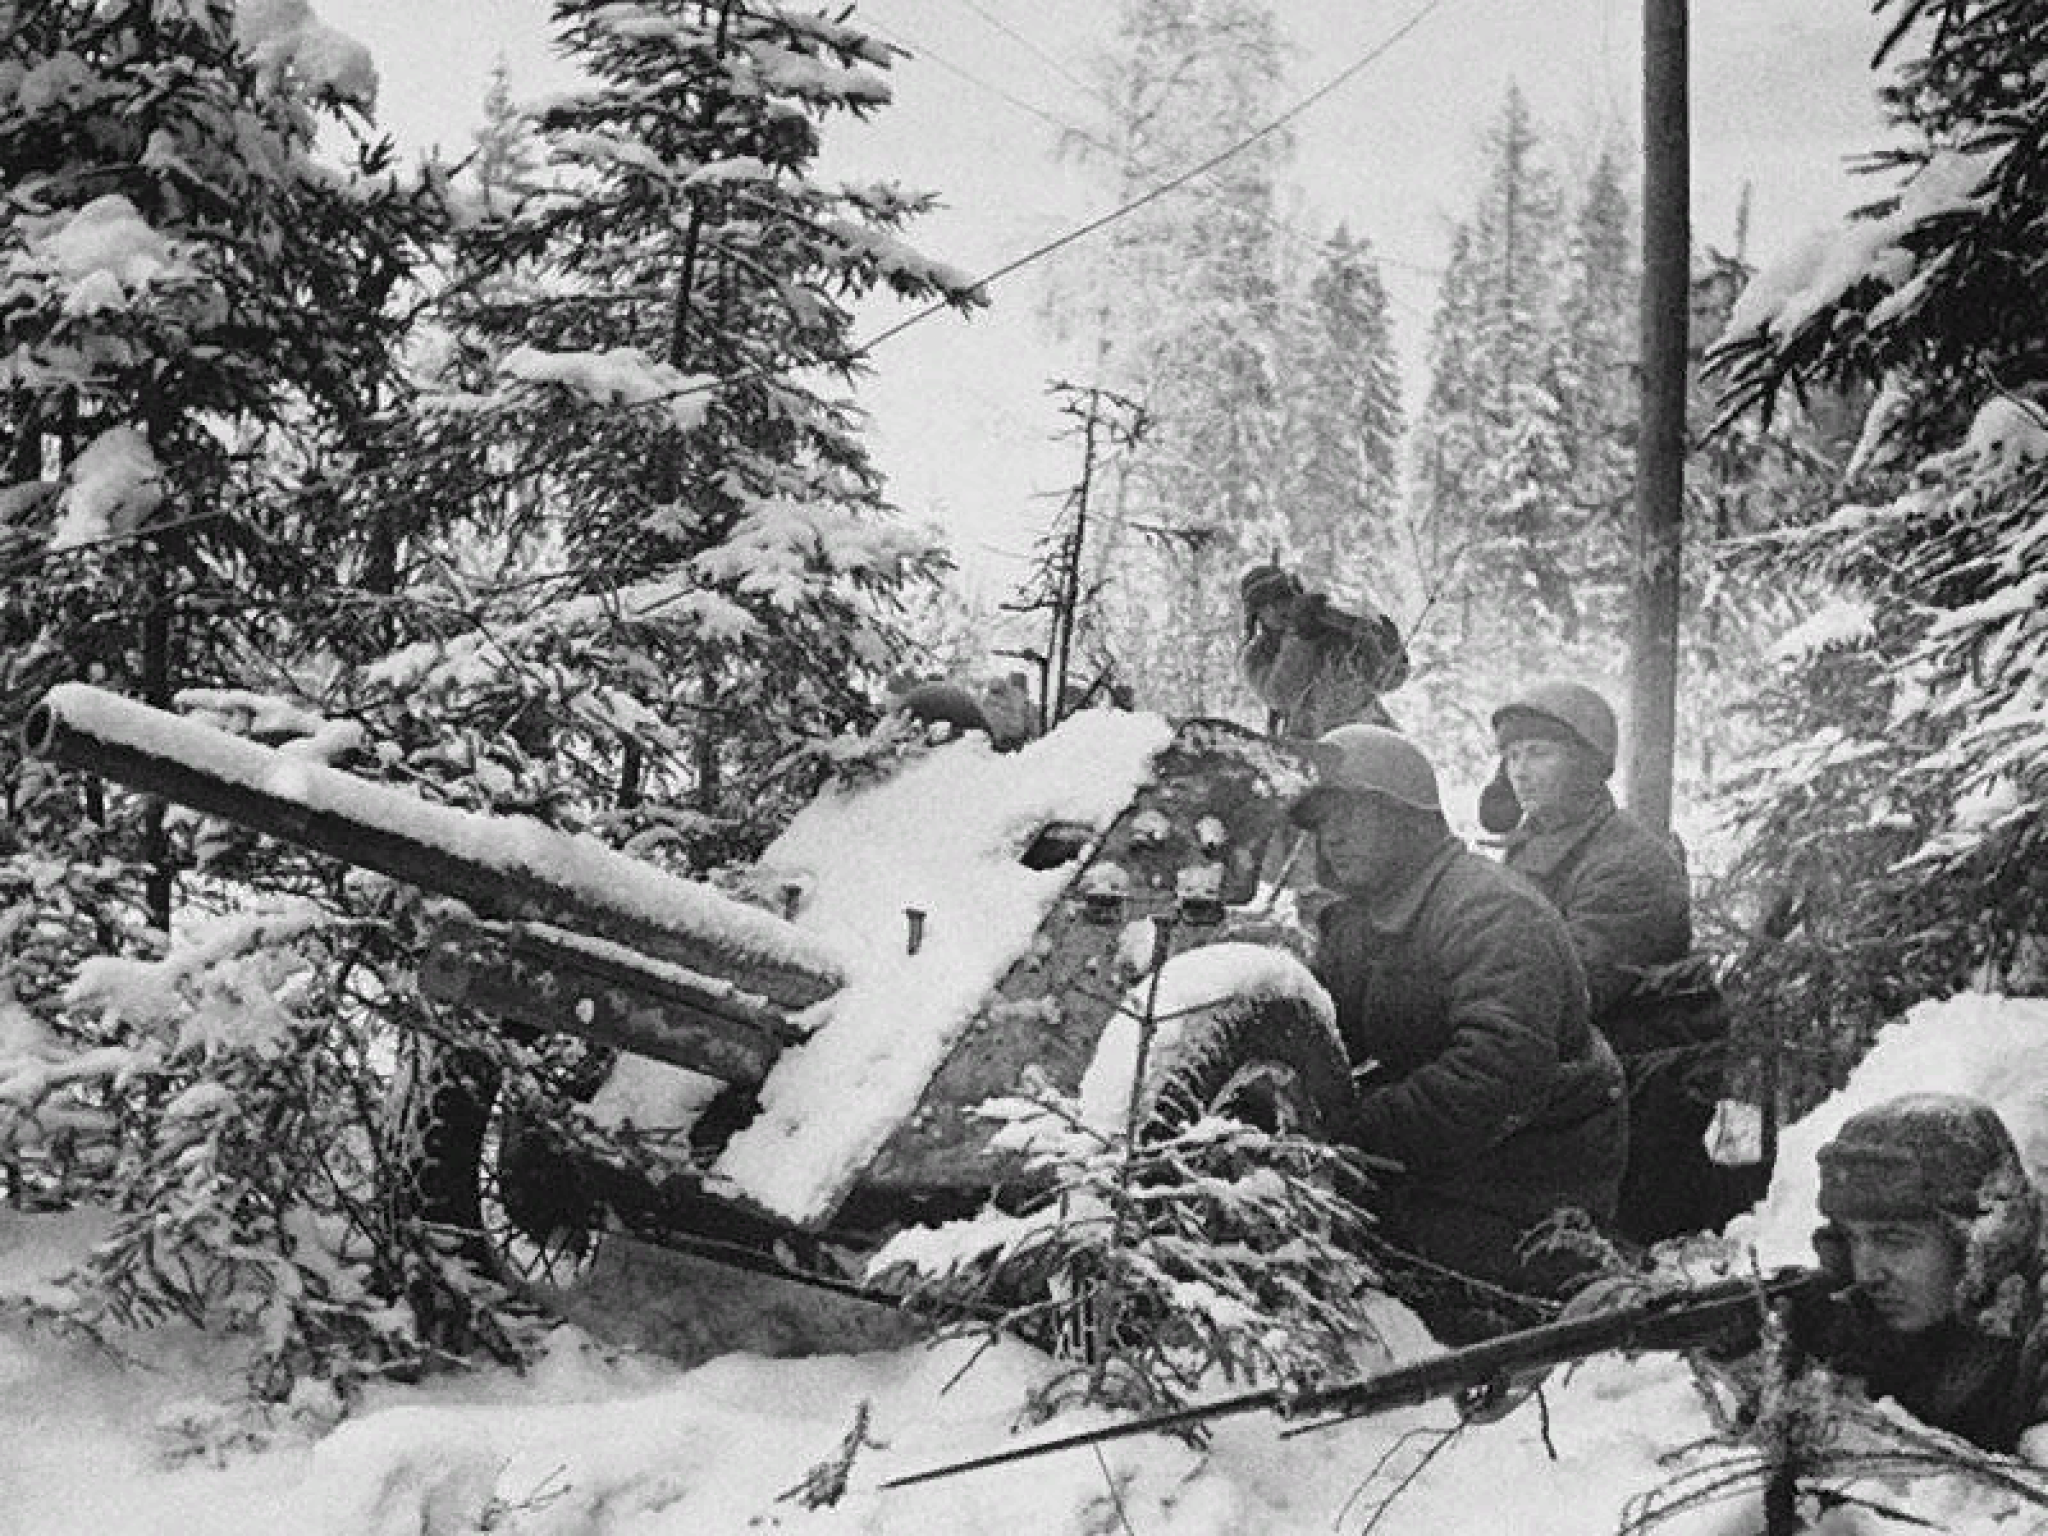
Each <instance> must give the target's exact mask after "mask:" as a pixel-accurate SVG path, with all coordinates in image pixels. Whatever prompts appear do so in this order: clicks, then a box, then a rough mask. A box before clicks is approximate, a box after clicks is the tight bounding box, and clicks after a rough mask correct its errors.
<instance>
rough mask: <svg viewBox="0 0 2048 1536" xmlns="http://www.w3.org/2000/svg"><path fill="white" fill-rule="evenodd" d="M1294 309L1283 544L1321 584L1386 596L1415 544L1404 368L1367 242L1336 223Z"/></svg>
mask: <svg viewBox="0 0 2048 1536" xmlns="http://www.w3.org/2000/svg"><path fill="white" fill-rule="evenodd" d="M1294 308H1295V316H1294V320H1293V325H1294V328H1295V332H1296V334H1295V336H1294V338H1293V342H1292V345H1291V346H1290V347H1289V349H1288V352H1287V354H1286V356H1285V357H1284V358H1283V360H1282V364H1281V367H1282V372H1281V375H1280V380H1279V391H1280V398H1281V408H1282V410H1283V412H1284V413H1285V423H1286V425H1285V433H1286V437H1285V444H1286V447H1285V459H1284V462H1283V465H1282V471H1283V476H1284V478H1283V479H1282V481H1281V482H1280V491H1279V494H1278V495H1277V496H1276V497H1275V500H1276V502H1277V504H1278V511H1279V514H1280V515H1281V516H1282V517H1283V518H1284V519H1285V523H1286V529H1287V536H1288V539H1287V548H1286V550H1285V551H1283V553H1284V554H1286V555H1289V556H1292V557H1293V558H1294V559H1296V560H1298V561H1299V562H1300V564H1301V566H1302V568H1303V569H1304V571H1305V572H1306V573H1307V576H1306V579H1307V580H1308V581H1309V582H1310V583H1311V584H1312V585H1313V586H1315V587H1317V588H1318V589H1320V590H1324V591H1330V592H1334V593H1336V594H1337V595H1338V596H1339V597H1340V598H1341V599H1342V600H1344V601H1346V602H1349V603H1356V602H1362V601H1367V600H1370V601H1372V602H1373V603H1374V604H1375V605H1376V606H1379V605H1385V604H1388V603H1391V602H1393V600H1394V599H1395V597H1396V596H1397V595H1399V592H1398V589H1397V586H1396V582H1397V579H1398V577H1397V573H1405V572H1406V571H1407V569H1408V568H1409V566H1410V564H1411V552H1410V551H1409V550H1407V549H1406V548H1405V547H1404V544H1405V539H1404V534H1405V532H1406V526H1405V522H1404V520H1403V518H1402V515H1401V513H1402V509H1401V507H1400V503H1399V476H1400V442H1401V431H1402V410H1401V380H1400V370H1399V368H1398V367H1397V366H1396V362H1395V357H1394V346H1393V332H1392V324H1391V321H1390V319H1389V316H1388V312H1387V292H1386V287H1385V285H1384V283H1382V281H1381V280H1380V271H1379V262H1378V260H1377V258H1376V257H1375V256H1374V254H1373V250H1372V243H1371V242H1370V241H1369V240H1367V239H1365V238H1364V237H1362V236H1356V235H1353V234H1352V233H1351V231H1350V230H1349V229H1348V228H1345V227H1342V226H1340V227H1339V228H1338V230H1337V232H1336V233H1335V234H1334V235H1332V236H1331V237H1330V240H1329V242H1328V243H1327V245H1326V246H1325V247H1324V249H1323V251H1322V252H1321V253H1320V257H1319V260H1318V262H1317V264H1316V266H1315V267H1314V269H1313V270H1312V271H1311V272H1310V273H1309V275H1308V281H1307V284H1306V287H1305V289H1304V291H1303V292H1302V293H1301V295H1300V296H1299V298H1298V299H1297V300H1296V302H1295V306H1294Z"/></svg>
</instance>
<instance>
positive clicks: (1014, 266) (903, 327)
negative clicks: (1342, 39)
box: [849, 0, 1445, 357]
mask: <svg viewBox="0 0 2048 1536" xmlns="http://www.w3.org/2000/svg"><path fill="white" fill-rule="evenodd" d="M1444 4H1445V0H1425V3H1424V4H1423V5H1422V6H1421V7H1419V8H1418V9H1417V10H1416V11H1415V12H1414V14H1413V15H1411V16H1410V17H1409V18H1408V19H1407V20H1406V21H1404V22H1402V23H1401V25H1400V26H1398V27H1396V28H1395V29H1394V30H1393V31H1392V32H1391V33H1389V34H1388V35H1387V36H1386V37H1385V38H1384V39H1382V40H1381V41H1380V42H1378V43H1376V44H1374V45H1373V46H1372V47H1371V48H1369V49H1367V50H1366V51H1365V53H1364V54H1362V55H1361V56H1359V57H1358V58H1357V59H1354V60H1353V61H1352V62H1351V63H1350V64H1347V65H1346V66H1345V67H1344V68H1343V69H1341V70H1339V71H1338V72H1337V73H1336V74H1335V75H1333V76H1331V77H1330V78H1329V79H1328V80H1326V81H1324V82H1323V83H1322V84H1321V85H1319V86H1317V87H1316V88H1315V89H1314V90H1313V91H1310V92H1309V93H1308V94H1307V95H1306V96H1304V97H1302V98H1301V99H1300V100H1299V101H1297V102H1295V103H1294V105H1293V106H1291V107H1289V108H1287V109H1286V110H1285V111H1283V112H1282V113H1280V115H1279V116H1277V117H1275V118H1273V119H1271V120H1270V121H1269V122H1267V123H1266V124H1265V125H1264V126H1263V127H1260V128H1257V129H1254V130H1253V131H1252V132H1250V133H1248V134H1246V135H1245V136H1244V137H1243V138H1241V139H1239V140H1237V141H1236V142H1235V143H1233V144H1229V145H1227V146H1225V147H1224V148H1223V149H1220V150H1218V151H1217V152H1216V153H1215V154H1213V155H1211V156H1209V157H1208V158H1207V159H1206V160H1202V161H1200V162H1198V163H1197V164H1195V165H1193V166H1190V167H1189V168H1188V169H1187V170H1184V171H1182V172H1180V173H1179V174H1177V175H1175V176H1171V177H1169V178H1168V179H1167V180H1165V181H1163V182H1160V183H1159V184H1158V185H1156V186H1154V187H1152V188H1150V189H1149V190H1147V191H1145V192H1141V193H1140V194H1138V196H1136V197H1134V198H1132V199H1130V200H1129V201H1128V202H1125V203H1123V204H1121V205H1120V206H1118V207H1115V208H1112V209H1110V210H1109V211H1108V212H1106V213H1103V214H1100V215H1098V216H1097V217H1095V218H1093V219H1090V220H1088V221H1087V222H1086V223H1085V224H1082V225H1079V226H1078V227H1076V228H1074V229H1070V230H1068V231H1067V232H1066V233H1065V234H1062V235H1058V236H1055V237H1054V238H1053V239H1051V240H1047V241H1045V242H1044V243H1043V244H1040V245H1037V246H1034V247H1033V248H1032V249H1030V250H1028V251H1026V252H1025V253H1024V254H1023V255H1021V256H1018V257H1017V258H1015V259H1014V260H1012V261H1009V262H1006V263H1004V264H1003V265H1002V266H1000V267H997V268H996V269H995V270H994V271H993V272H989V273H987V274H985V275H984V276H982V277H981V278H979V279H977V280H976V281H975V283H974V285H973V286H974V288H975V289H976V290H985V289H987V288H988V287H989V285H991V284H993V283H997V282H1000V281H1001V280H1002V279H1004V278H1006V277H1010V276H1012V275H1014V274H1015V273H1017V272H1020V271H1022V270H1023V269H1024V268H1025V267H1028V266H1031V265H1032V264H1034V263H1036V262H1039V261H1042V260H1044V259H1045V258H1046V257H1047V256H1050V255H1052V254H1053V253H1054V252H1056V251H1060V250H1064V249H1065V248H1066V247H1067V246H1070V245H1072V244H1074V243H1075V242H1076V241H1079V240H1084V239H1086V238H1087V237H1088V236H1089V235H1092V234H1094V233H1095V232H1096V231H1097V230H1100V229H1104V228H1107V227H1108V226H1109V225H1111V224H1114V223H1116V222H1117V221H1118V220H1119V219H1123V218H1127V217H1129V216H1130V215H1131V214H1133V213H1136V212H1137V211H1138V210H1139V209H1141V208H1145V207H1149V206H1150V205H1151V204H1153V203H1156V202H1158V201H1159V199H1160V198H1162V197H1165V196H1166V195H1167V194H1168V193H1170V192H1176V191H1178V190H1179V189H1180V188H1182V187H1184V186H1186V185H1187V184H1188V183H1189V182H1191V181H1193V180H1195V179H1196V178H1197V177H1199V176H1203V175H1206V174H1208V173H1209V172H1210V171H1213V170H1215V169H1216V168H1217V167H1218V166H1220V165H1223V164H1224V163H1225V162H1227V161H1229V160H1232V159H1235V158H1236V157H1237V156H1238V155H1241V154H1243V153H1244V152H1245V151H1246V150H1247V149H1250V148H1251V147H1252V146H1253V145H1254V144H1257V143H1259V142H1260V141H1261V140H1263V139H1268V138H1271V137H1272V136H1273V135H1274V134H1276V133H1278V132H1279V131H1280V130H1281V129H1282V128H1285V127H1286V126H1287V125H1288V124H1289V123H1291V122H1293V121H1294V120H1295V119H1296V118H1298V117H1300V116H1301V115H1302V114H1303V113H1304V112H1306V111H1308V110H1309V108H1311V107H1313V106H1315V105H1316V104H1317V103H1319V102H1321V101H1322V100H1323V99H1324V98H1325V97H1327V96H1329V95H1331V94H1332V93H1334V92H1335V91H1337V90H1339V89H1341V88H1342V87H1343V86H1345V85H1348V84H1349V83H1350V82H1351V81H1352V80H1353V79H1354V78H1355V77H1357V76H1358V75H1359V74H1362V73H1363V72H1364V71H1365V70H1366V69H1367V68H1369V67H1370V66H1371V65H1373V64H1375V63H1377V62H1378V61H1379V60H1380V59H1381V58H1383V57H1384V56H1385V55H1386V54H1387V53H1388V52H1389V51H1390V50H1392V49H1393V48H1394V47H1395V46H1396V45H1397V44H1399V43H1400V42H1401V41H1402V40H1403V39H1404V38H1406V37H1407V36H1408V34H1409V33H1411V32H1413V31H1414V30H1415V29H1416V28H1417V27H1419V26H1421V25H1422V23H1423V22H1424V21H1426V20H1428V18H1429V17H1430V16H1431V15H1432V14H1434V13H1435V12H1436V11H1438V10H1439V9H1441V8H1442V7H1443V5H1444ZM950 307H951V306H950V304H949V303H948V301H947V300H944V299H939V300H936V301H934V302H933V303H930V304H927V305H926V306H925V307H924V308H923V309H920V310H918V311H916V312H915V313H913V314H911V315H908V316H906V317H905V318H904V319H902V320H899V321H897V322H896V323H895V324H894V325H891V326H888V327H886V328H885V329H883V330H881V331H878V332H877V333H876V334H875V335H873V336H870V337H869V338H867V340H865V341H862V342H859V343H857V344H855V345H854V346H853V347H852V348H851V350H850V352H849V356H850V357H860V356H862V355H864V354H866V353H868V352H871V351H873V350H874V349H875V348H876V347H878V346H880V345H881V344H882V343H883V342H885V341H890V340H892V339H894V338H895V337H897V336H900V335H902V334H903V333H904V332H905V331H907V330H909V329H910V328H911V327H912V326H914V325H919V324H922V323H923V322H924V321H926V320H929V319H930V318H931V317H932V316H933V315H935V314H938V313H939V312H940V311H942V310H944V309H947V308H950Z"/></svg>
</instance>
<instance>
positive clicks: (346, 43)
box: [235, 0, 377, 112]
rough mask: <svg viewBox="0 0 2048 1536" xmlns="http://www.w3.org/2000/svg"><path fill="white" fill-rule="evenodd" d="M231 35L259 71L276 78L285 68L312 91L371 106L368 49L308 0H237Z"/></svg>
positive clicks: (373, 83) (373, 90) (373, 72)
mask: <svg viewBox="0 0 2048 1536" xmlns="http://www.w3.org/2000/svg"><path fill="white" fill-rule="evenodd" d="M235 38H236V40H237V41H238V42H240V43H241V45H242V47H243V48H244V49H245V50H246V51H247V53H248V55H249V58H250V61H251V62H252V63H254V64H255V66H256V69H257V72H258V73H259V74H260V75H263V76H265V77H267V78H270V79H273V80H275V79H277V78H278V77H281V76H282V75H284V74H285V73H286V72H290V73H291V74H293V75H295V76H297V77H298V79H299V81H300V83H301V84H303V85H304V86H305V87H306V88H307V89H308V90H310V91H312V92H313V93H315V94H317V95H327V96H333V97H335V98H336V99H338V100H341V101H346V102H349V103H351V104H352V105H354V106H358V107H360V108H362V109H363V111H365V112H370V111H373V110H375V108H376V105H377V66H376V65H375V64H374V63H373V62H372V61H371V58H370V50H369V49H367V48H365V47H364V46H363V45H362V44H361V43H359V42H357V41H356V40H355V39H354V38H352V37H350V36H349V35H348V34H347V33H345V32H340V31H337V30H336V29H335V28H333V27H330V26H328V25H327V24H326V23H325V22H323V21H321V20H320V18H319V17H318V16H316V15H315V14H314V13H313V7H312V6H311V5H309V4H307V0H238V4H237V5H236V7H235Z"/></svg>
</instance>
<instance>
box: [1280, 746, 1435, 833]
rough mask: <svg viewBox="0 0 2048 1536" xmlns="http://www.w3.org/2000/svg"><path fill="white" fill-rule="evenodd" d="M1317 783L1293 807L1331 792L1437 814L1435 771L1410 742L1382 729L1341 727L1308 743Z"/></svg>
mask: <svg viewBox="0 0 2048 1536" xmlns="http://www.w3.org/2000/svg"><path fill="white" fill-rule="evenodd" d="M1308 756H1309V761H1310V762H1312V763H1314V764H1315V768H1316V784H1315V788H1314V789H1312V790H1310V791H1309V792H1308V794H1307V795H1304V796H1303V797H1302V800H1301V802H1300V803H1299V806H1298V808H1297V819H1299V815H1300V807H1301V806H1306V805H1307V803H1308V802H1309V801H1311V800H1314V799H1315V798H1316V797H1317V796H1319V795H1320V796H1326V795H1327V794H1330V793H1337V792H1347V791H1348V792H1350V793H1352V794H1367V795H1380V796H1383V797H1384V798H1386V799H1388V800H1392V801H1394V802H1396V803H1397V804H1400V805H1405V806H1407V807H1408V808H1409V809H1410V810H1414V811H1435V812H1438V813H1441V812H1442V810H1443V805H1442V803H1441V802H1440V801H1439V800H1438V799H1437V792H1436V770H1435V769H1433V768H1431V767H1430V766H1429V759H1428V758H1426V757H1424V756H1423V755H1422V753H1421V751H1420V750H1419V749H1418V748H1417V747H1416V745H1415V743H1414V742H1412V741H1410V740H1409V739H1408V738H1407V737H1406V736H1403V735H1402V734H1401V733H1400V732H1399V731H1390V730H1388V729H1387V728H1386V727H1385V726H1383V725H1340V726H1338V727H1337V728H1336V729H1335V730H1334V731H1330V732H1328V733H1326V734H1325V735H1323V736H1320V737H1318V738H1317V739H1316V740H1315V741H1313V742H1311V743H1309V747H1308Z"/></svg>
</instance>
